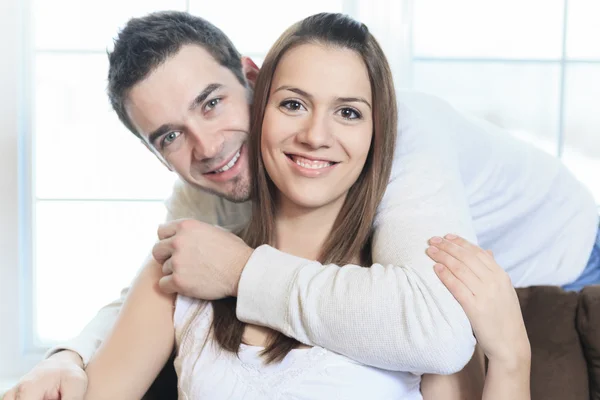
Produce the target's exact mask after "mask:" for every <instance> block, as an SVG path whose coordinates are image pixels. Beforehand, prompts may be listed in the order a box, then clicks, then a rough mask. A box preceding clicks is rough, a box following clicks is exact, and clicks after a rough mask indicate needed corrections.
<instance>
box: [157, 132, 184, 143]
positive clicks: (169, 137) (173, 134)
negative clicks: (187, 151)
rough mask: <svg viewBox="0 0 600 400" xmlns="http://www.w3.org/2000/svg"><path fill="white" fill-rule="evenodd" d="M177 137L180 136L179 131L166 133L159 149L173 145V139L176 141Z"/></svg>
mask: <svg viewBox="0 0 600 400" xmlns="http://www.w3.org/2000/svg"><path fill="white" fill-rule="evenodd" d="M179 135H181V132H180V131H173V132H169V133H167V134H166V135H165V136H164V137H163V140H162V141H161V147H167V146H168V145H170V144H171V143H173V142H174V141H175V139H177V138H178V137H179Z"/></svg>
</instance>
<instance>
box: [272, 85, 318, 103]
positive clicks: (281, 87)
mask: <svg viewBox="0 0 600 400" xmlns="http://www.w3.org/2000/svg"><path fill="white" fill-rule="evenodd" d="M282 90H289V91H290V92H294V93H297V94H299V95H300V96H304V97H307V98H309V99H311V100H312V98H313V96H312V95H311V94H308V93H307V92H305V91H304V90H302V89H298V88H297V87H293V86H288V85H283V86H279V87H278V88H277V89H275V91H274V92H273V93H277V92H279V91H282Z"/></svg>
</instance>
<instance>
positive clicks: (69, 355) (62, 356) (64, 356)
mask: <svg viewBox="0 0 600 400" xmlns="http://www.w3.org/2000/svg"><path fill="white" fill-rule="evenodd" d="M48 358H51V359H53V360H62V361H68V362H72V363H74V364H77V366H79V368H81V369H83V358H81V356H80V355H79V354H78V353H76V352H74V351H73V350H67V349H65V350H60V351H57V352H56V353H54V354H52V355H51V356H50V357H48Z"/></svg>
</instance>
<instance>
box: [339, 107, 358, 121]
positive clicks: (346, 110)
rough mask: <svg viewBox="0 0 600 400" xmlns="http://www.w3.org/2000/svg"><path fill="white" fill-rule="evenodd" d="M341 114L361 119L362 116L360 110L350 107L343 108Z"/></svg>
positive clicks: (347, 117) (346, 117)
mask: <svg viewBox="0 0 600 400" xmlns="http://www.w3.org/2000/svg"><path fill="white" fill-rule="evenodd" d="M340 114H341V116H342V118H344V119H359V118H361V117H362V116H361V115H360V113H359V112H358V111H356V110H355V109H353V108H349V107H346V108H342V109H341V110H340Z"/></svg>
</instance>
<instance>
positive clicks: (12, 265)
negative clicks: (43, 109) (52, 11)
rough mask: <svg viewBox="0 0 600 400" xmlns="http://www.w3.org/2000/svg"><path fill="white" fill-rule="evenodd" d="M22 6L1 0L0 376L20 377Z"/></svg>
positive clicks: (8, 0) (17, 2)
mask: <svg viewBox="0 0 600 400" xmlns="http://www.w3.org/2000/svg"><path fill="white" fill-rule="evenodd" d="M22 8H23V7H22V4H20V2H19V1H18V0H2V1H0V38H1V39H0V58H1V60H2V61H1V62H0V257H1V258H0V321H2V326H0V380H2V379H7V378H10V377H11V376H13V377H14V376H16V375H18V374H19V373H20V372H21V369H22V367H23V365H21V360H22V359H21V357H20V346H19V331H20V329H18V324H19V319H18V318H19V300H20V297H19V294H20V293H19V268H18V263H19V258H18V245H19V243H18V242H19V241H18V211H19V202H18V173H17V169H18V133H19V112H18V103H19V98H20V96H21V94H22V93H20V90H19V79H18V78H19V67H21V66H20V65H19V60H20V59H21V58H22V41H21V39H22V38H21V35H20V32H19V29H20V27H21V24H19V21H21V19H20V18H21V15H20V12H21V9H22ZM0 384H1V383H0ZM0 387H1V386H0Z"/></svg>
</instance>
